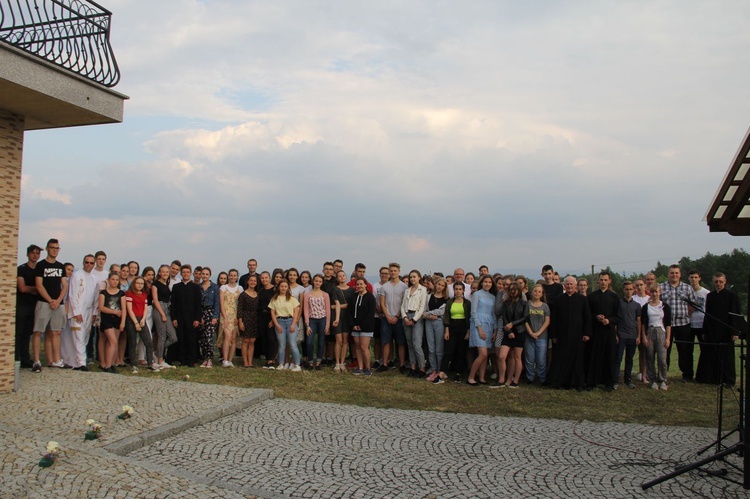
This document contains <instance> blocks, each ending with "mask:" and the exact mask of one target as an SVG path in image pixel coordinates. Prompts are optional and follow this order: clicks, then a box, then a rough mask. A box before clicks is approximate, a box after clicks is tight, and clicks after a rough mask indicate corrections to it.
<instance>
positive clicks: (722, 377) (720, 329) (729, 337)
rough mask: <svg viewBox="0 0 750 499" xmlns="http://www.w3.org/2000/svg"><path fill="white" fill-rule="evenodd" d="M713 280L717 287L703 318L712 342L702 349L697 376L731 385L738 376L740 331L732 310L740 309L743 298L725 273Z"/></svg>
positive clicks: (704, 379)
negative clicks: (737, 348) (735, 349)
mask: <svg viewBox="0 0 750 499" xmlns="http://www.w3.org/2000/svg"><path fill="white" fill-rule="evenodd" d="M713 283H714V290H713V291H711V292H710V293H708V296H706V316H705V318H704V319H703V334H704V338H705V341H706V343H707V344H709V345H708V348H705V347H704V349H703V350H701V355H700V358H699V359H698V368H697V369H696V373H695V380H696V381H697V382H699V383H710V384H720V383H724V384H725V385H727V386H729V387H731V386H734V384H735V382H736V378H737V373H736V369H735V355H734V342H735V341H736V340H737V335H738V332H737V331H735V330H734V329H733V328H732V327H731V325H732V318H731V316H730V315H729V314H730V313H733V314H739V313H740V299H739V297H738V296H737V295H736V294H735V293H734V291H732V290H731V289H729V288H727V287H726V286H727V278H726V276H725V275H724V274H723V273H721V272H717V273H715V274H714V276H713ZM711 344H714V345H715V344H718V346H712V345H711Z"/></svg>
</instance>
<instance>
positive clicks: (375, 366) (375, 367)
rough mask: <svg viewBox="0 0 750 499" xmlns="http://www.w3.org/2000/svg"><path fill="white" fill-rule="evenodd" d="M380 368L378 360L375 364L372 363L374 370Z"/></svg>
mask: <svg viewBox="0 0 750 499" xmlns="http://www.w3.org/2000/svg"><path fill="white" fill-rule="evenodd" d="M378 367H380V362H378V361H377V360H376V361H375V362H373V363H372V368H373V369H377V368H378Z"/></svg>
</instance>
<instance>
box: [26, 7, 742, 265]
mask: <svg viewBox="0 0 750 499" xmlns="http://www.w3.org/2000/svg"><path fill="white" fill-rule="evenodd" d="M102 3H103V4H104V6H105V7H106V8H108V9H110V10H111V11H112V12H113V19H112V44H113V46H114V51H115V54H116V56H117V59H118V62H119V64H120V68H121V71H122V80H121V83H120V84H119V85H118V86H117V87H116V88H115V90H117V91H119V92H121V93H124V94H127V95H129V96H130V100H129V101H127V102H126V104H125V121H124V123H122V124H117V125H105V126H98V127H81V128H75V129H65V130H50V131H35V132H29V133H27V134H26V144H25V156H24V169H23V173H24V177H23V187H22V202H21V230H20V241H19V247H21V248H25V246H26V245H28V244H29V243H31V242H34V243H37V244H42V245H43V242H45V241H46V240H47V238H49V237H51V236H55V237H58V238H59V239H60V240H61V243H62V244H61V246H62V248H63V250H62V252H61V255H60V258H61V259H63V260H70V261H74V263H76V264H79V263H80V260H81V257H82V256H83V254H84V253H85V252H93V251H95V250H98V249H104V250H105V251H107V252H108V254H109V255H110V262H112V261H121V260H130V259H136V260H138V261H140V262H141V264H142V265H147V264H150V265H158V264H160V263H165V262H168V261H171V260H172V259H174V258H179V259H181V260H182V261H183V262H190V263H193V264H199V265H205V264H208V265H211V266H212V267H213V268H214V271H216V269H227V268H229V267H238V268H240V269H243V268H244V266H245V262H246V260H247V259H248V258H250V257H255V258H257V259H258V260H259V261H260V267H261V268H263V269H271V268H273V267H277V266H280V267H288V266H291V265H294V266H297V267H298V268H300V269H311V270H318V269H320V268H321V263H322V262H323V261H324V260H327V259H333V258H342V259H343V260H344V262H345V268H346V269H347V270H351V269H353V265H354V263H355V262H357V261H362V262H364V263H365V264H367V266H368V267H369V270H370V272H368V273H373V272H372V271H373V270H374V269H375V268H377V267H378V266H380V265H382V264H385V263H387V262H389V261H399V262H401V264H402V266H403V267H405V268H414V267H415V268H419V269H421V270H423V271H435V270H443V271H446V270H447V271H451V270H452V269H453V268H454V267H455V266H458V265H460V266H464V267H466V268H467V269H473V270H476V268H477V267H478V266H479V265H480V264H487V265H489V266H490V269H491V270H493V271H513V270H526V269H539V268H540V267H541V266H542V265H543V264H545V263H551V264H552V265H554V266H555V267H556V268H557V269H559V270H561V271H565V272H568V271H569V272H583V271H586V270H587V269H590V266H591V265H592V264H593V265H596V266H597V268H598V267H601V266H603V265H611V266H612V268H613V269H615V270H618V271H633V270H648V269H650V268H652V267H653V266H654V265H655V264H656V262H657V260H661V261H662V262H666V263H670V262H672V261H675V260H677V259H678V258H679V257H681V256H691V257H700V256H702V255H703V254H705V253H706V252H707V251H710V252H712V253H723V252H725V251H728V250H731V249H732V248H734V247H743V246H748V245H746V244H745V242H744V239H742V238H732V237H730V236H727V235H723V234H710V233H709V232H708V229H707V226H706V223H705V222H704V221H703V217H704V215H705V212H706V210H707V208H708V205H709V204H710V202H711V200H712V198H713V196H714V194H715V192H716V189H717V188H718V186H719V183H720V181H721V179H722V178H723V175H724V173H725V171H726V169H727V167H728V166H729V163H730V161H731V159H732V157H733V156H734V154H735V151H736V149H737V147H738V146H739V144H740V141H741V140H742V138H743V137H744V134H745V132H746V130H747V127H748V125H749V124H750V122H749V121H748V117H749V116H750V99H748V98H747V92H748V79H749V76H750V50H748V48H750V32H748V30H747V26H748V22H750V4H748V3H747V2H745V1H742V2H741V1H736V2H733V1H726V2H720V3H713V2H704V1H687V0H674V1H653V2H615V1H590V2H588V1H576V2H557V1H534V2H527V1H521V0H518V1H495V0H492V1H472V2H459V1H428V0H425V1H417V0H410V1H409V2H403V1H380V2H360V1H339V2H323V1H309V0H306V1H278V2H267V1H248V0H242V1H239V0H237V1H230V0H224V1H219V0H215V1H213V0H202V1H199V0H179V1H177V0H162V1H159V2H153V1H151V0H102ZM21 253H23V251H21Z"/></svg>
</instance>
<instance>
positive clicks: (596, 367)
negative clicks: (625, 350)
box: [586, 270, 621, 391]
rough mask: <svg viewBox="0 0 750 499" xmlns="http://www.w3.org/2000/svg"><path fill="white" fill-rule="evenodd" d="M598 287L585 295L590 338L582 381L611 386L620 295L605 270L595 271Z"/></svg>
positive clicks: (613, 377) (612, 386)
mask: <svg viewBox="0 0 750 499" xmlns="http://www.w3.org/2000/svg"><path fill="white" fill-rule="evenodd" d="M597 283H598V285H599V289H597V290H596V291H592V292H591V293H589V295H588V296H587V297H586V298H587V299H588V302H589V310H590V311H591V341H589V342H588V344H587V345H586V348H587V349H588V352H587V355H586V385H587V386H588V387H592V388H593V387H595V386H596V385H604V387H605V389H606V390H607V391H610V390H614V387H615V383H617V379H616V378H615V376H617V374H616V373H617V367H616V366H615V363H616V360H617V329H616V328H617V324H619V323H620V316H621V314H620V297H619V296H617V295H616V294H615V292H614V291H612V290H611V289H610V288H609V285H610V284H611V283H612V277H611V276H610V274H609V271H608V270H602V271H601V272H599V278H598V279H597Z"/></svg>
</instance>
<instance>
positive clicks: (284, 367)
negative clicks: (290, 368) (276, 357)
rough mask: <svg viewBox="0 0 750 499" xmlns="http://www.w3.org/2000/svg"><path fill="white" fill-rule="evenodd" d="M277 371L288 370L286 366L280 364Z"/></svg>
mask: <svg viewBox="0 0 750 499" xmlns="http://www.w3.org/2000/svg"><path fill="white" fill-rule="evenodd" d="M276 370H277V371H285V370H286V364H279V366H278V367H277V368H276Z"/></svg>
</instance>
